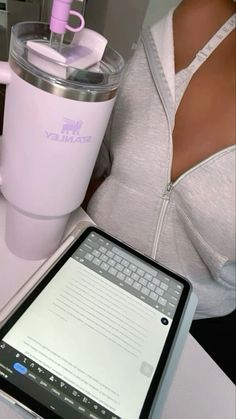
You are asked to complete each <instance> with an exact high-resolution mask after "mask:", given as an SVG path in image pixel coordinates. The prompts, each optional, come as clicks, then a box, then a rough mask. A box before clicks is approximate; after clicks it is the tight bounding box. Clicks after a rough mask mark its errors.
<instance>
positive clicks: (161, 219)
mask: <svg viewBox="0 0 236 419" xmlns="http://www.w3.org/2000/svg"><path fill="white" fill-rule="evenodd" d="M172 188H173V183H172V182H169V183H168V184H167V186H166V188H165V191H164V193H163V195H162V200H163V202H162V205H161V210H160V215H159V218H158V222H157V226H156V233H155V238H154V243H153V247H152V255H151V256H152V258H153V259H155V258H156V253H157V247H158V244H159V240H160V235H161V230H162V226H163V222H164V218H165V214H166V211H167V207H168V204H169V201H170V194H171V191H172Z"/></svg>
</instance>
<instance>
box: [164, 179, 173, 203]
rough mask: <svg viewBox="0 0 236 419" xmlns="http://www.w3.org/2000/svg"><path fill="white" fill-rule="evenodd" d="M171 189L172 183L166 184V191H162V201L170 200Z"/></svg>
mask: <svg viewBox="0 0 236 419" xmlns="http://www.w3.org/2000/svg"><path fill="white" fill-rule="evenodd" d="M172 187H173V183H172V182H169V183H167V185H166V189H165V191H164V193H163V195H162V198H163V199H166V200H169V199H170V193H171V191H172Z"/></svg>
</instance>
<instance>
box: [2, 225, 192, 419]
mask: <svg viewBox="0 0 236 419" xmlns="http://www.w3.org/2000/svg"><path fill="white" fill-rule="evenodd" d="M74 247H75V246H74ZM74 247H73V249H72V250H73V253H71V255H69V257H68V258H67V260H65V261H63V263H61V266H60V267H59V270H58V268H57V267H56V271H57V272H54V273H53V275H51V276H52V277H51V278H50V280H48V283H47V284H46V286H44V288H43V289H42V290H41V291H40V293H39V294H38V295H37V296H36V298H34V299H33V301H31V303H30V305H29V304H28V307H27V308H26V309H25V310H24V312H23V313H22V314H21V315H20V316H18V319H17V320H16V321H14V324H13V325H11V327H10V328H9V327H8V329H9V330H8V331H7V333H5V334H4V335H1V336H0V337H1V341H0V376H1V377H3V378H4V379H5V381H7V382H8V383H9V384H11V385H13V386H14V387H16V388H18V389H19V390H20V391H22V392H24V393H25V394H27V395H28V396H29V397H31V398H33V399H34V400H36V401H37V402H39V403H40V404H42V405H43V406H45V408H47V409H49V411H50V412H54V413H55V414H57V415H58V417H62V418H71V419H73V418H83V417H84V418H94V419H98V418H99V419H100V418H104V419H117V418H124V419H137V418H139V417H140V415H141V412H142V409H143V405H144V402H145V399H146V396H147V394H148V391H149V389H150V386H151V383H152V381H153V378H154V375H155V374H157V372H158V371H157V370H158V367H159V368H160V373H161V367H162V366H160V359H161V357H162V356H164V355H165V353H164V348H165V345H166V344H167V340H168V336H169V335H170V330H171V326H172V322H173V319H175V317H176V313H177V311H178V309H179V305H180V302H181V301H182V299H183V298H184V297H183V294H184V288H185V286H184V282H183V281H182V280H181V279H179V278H178V277H177V276H176V277H175V276H170V275H168V273H167V272H168V271H165V270H160V269H159V268H158V267H157V266H155V264H151V263H150V262H149V261H148V259H146V260H145V258H143V259H142V258H141V257H140V256H139V255H138V254H136V253H135V252H134V251H133V252H131V251H130V250H128V248H127V247H125V246H122V245H121V244H120V243H119V242H116V241H114V240H113V239H112V238H109V236H106V235H103V234H102V233H100V232H99V231H98V230H97V231H96V229H93V228H92V229H91V230H90V232H89V233H88V234H87V235H86V236H85V237H84V238H83V240H82V241H81V242H80V244H79V245H77V246H76V249H75V248H74ZM165 349H166V348H165ZM167 349H168V348H167ZM11 388H12V386H11ZM48 417H49V416H48Z"/></svg>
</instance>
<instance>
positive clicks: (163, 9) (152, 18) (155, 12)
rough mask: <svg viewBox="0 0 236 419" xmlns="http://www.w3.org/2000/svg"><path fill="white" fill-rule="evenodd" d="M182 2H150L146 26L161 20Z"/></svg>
mask: <svg viewBox="0 0 236 419" xmlns="http://www.w3.org/2000/svg"><path fill="white" fill-rule="evenodd" d="M180 1H181V0H150V1H149V6H148V8H147V13H146V16H145V19H144V26H149V25H152V24H153V23H154V22H156V21H157V20H159V19H161V18H162V17H163V16H164V15H165V14H166V13H167V12H168V11H169V10H170V9H171V8H172V7H174V6H176V5H177V4H178V3H180Z"/></svg>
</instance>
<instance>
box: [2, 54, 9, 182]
mask: <svg viewBox="0 0 236 419" xmlns="http://www.w3.org/2000/svg"><path fill="white" fill-rule="evenodd" d="M10 82H11V68H10V65H9V63H8V62H6V61H0V83H1V84H9V83H10ZM1 185H2V177H1V173H0V187H1Z"/></svg>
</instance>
